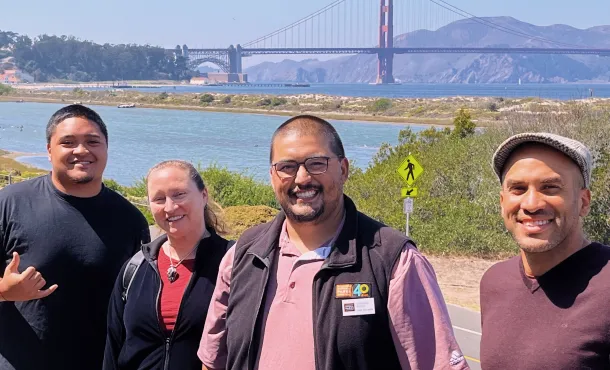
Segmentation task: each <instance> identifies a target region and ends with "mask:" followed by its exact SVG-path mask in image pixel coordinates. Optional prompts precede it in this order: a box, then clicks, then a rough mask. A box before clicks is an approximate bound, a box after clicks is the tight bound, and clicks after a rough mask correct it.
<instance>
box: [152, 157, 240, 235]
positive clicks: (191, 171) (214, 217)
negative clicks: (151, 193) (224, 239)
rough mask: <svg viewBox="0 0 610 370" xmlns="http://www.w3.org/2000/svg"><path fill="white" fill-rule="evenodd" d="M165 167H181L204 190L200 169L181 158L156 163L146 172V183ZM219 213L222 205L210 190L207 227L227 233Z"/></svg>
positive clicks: (207, 206) (204, 215)
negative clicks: (211, 194)
mask: <svg viewBox="0 0 610 370" xmlns="http://www.w3.org/2000/svg"><path fill="white" fill-rule="evenodd" d="M164 168H179V169H182V170H184V171H186V172H187V173H188V176H189V177H190V178H191V180H192V181H193V182H194V183H195V185H196V186H197V189H198V190H199V191H203V190H204V189H205V188H206V187H205V183H204V182H203V178H202V177H201V175H200V174H199V171H197V169H196V168H195V167H194V166H193V165H192V164H190V163H189V162H187V161H183V160H180V159H171V160H167V161H163V162H160V163H157V164H156V165H154V166H153V167H152V168H151V169H150V170H148V173H147V174H146V185H147V186H148V178H149V176H150V174H151V173H153V172H154V171H156V170H161V169H164ZM219 214H222V207H221V206H220V205H219V204H218V203H216V202H214V201H213V200H212V198H211V196H210V194H209V192H208V203H207V204H206V205H205V207H204V208H203V218H204V220H205V227H206V228H207V229H208V230H213V231H215V232H216V233H217V234H226V233H227V231H228V230H227V227H226V225H225V223H224V221H223V220H222V219H221V218H220V217H218V215H219Z"/></svg>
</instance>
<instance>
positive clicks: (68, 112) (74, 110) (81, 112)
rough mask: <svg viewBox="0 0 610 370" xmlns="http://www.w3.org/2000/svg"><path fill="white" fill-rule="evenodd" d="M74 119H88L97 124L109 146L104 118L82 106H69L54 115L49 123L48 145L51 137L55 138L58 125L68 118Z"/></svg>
mask: <svg viewBox="0 0 610 370" xmlns="http://www.w3.org/2000/svg"><path fill="white" fill-rule="evenodd" d="M74 117H76V118H86V119H88V120H89V121H91V122H93V123H95V124H96V125H97V126H98V127H99V128H100V131H102V134H103V135H104V137H105V138H106V144H108V129H107V128H106V124H105V123H104V121H103V120H102V117H100V115H99V114H97V113H96V112H95V111H94V110H93V109H91V108H87V107H85V106H84V105H80V104H72V105H67V106H65V107H63V108H61V109H60V110H58V111H57V112H55V113H53V115H52V116H51V118H50V119H49V123H47V144H50V143H51V136H53V134H54V133H55V128H57V125H59V124H60V123H62V122H63V121H65V120H67V119H68V118H74Z"/></svg>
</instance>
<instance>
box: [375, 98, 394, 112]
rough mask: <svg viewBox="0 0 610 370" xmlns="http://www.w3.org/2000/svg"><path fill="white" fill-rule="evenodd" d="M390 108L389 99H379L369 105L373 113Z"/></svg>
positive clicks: (390, 102)
mask: <svg viewBox="0 0 610 370" xmlns="http://www.w3.org/2000/svg"><path fill="white" fill-rule="evenodd" d="M390 107H392V101H391V100H390V99H386V98H381V99H377V100H375V101H374V102H373V104H372V105H371V110H372V111H373V112H383V111H386V110H388V109H390Z"/></svg>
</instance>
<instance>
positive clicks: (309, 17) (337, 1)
mask: <svg viewBox="0 0 610 370" xmlns="http://www.w3.org/2000/svg"><path fill="white" fill-rule="evenodd" d="M345 1H346V0H335V1H334V2H332V3H331V4H328V5H327V6H325V7H324V8H322V9H320V10H318V11H315V12H313V13H311V14H309V15H307V16H306V17H303V18H301V19H299V20H298V21H296V22H292V23H291V24H289V25H287V26H285V27H282V28H280V29H278V30H276V31H273V32H271V33H268V34H266V35H264V36H261V37H259V38H257V39H256V40H252V41H250V42H247V43H245V44H243V46H244V47H250V46H252V45H255V44H258V43H260V42H262V41H265V40H267V39H270V38H272V37H274V36H278V35H279V34H281V33H282V32H286V31H288V30H291V29H293V28H295V27H297V26H299V25H301V24H304V23H306V22H307V21H309V20H312V19H313V18H315V17H317V16H319V15H320V14H322V13H326V12H327V11H329V10H331V9H333V8H335V7H336V6H338V5H340V4H343V3H344V2H345ZM318 22H319V20H318ZM318 26H319V23H318Z"/></svg>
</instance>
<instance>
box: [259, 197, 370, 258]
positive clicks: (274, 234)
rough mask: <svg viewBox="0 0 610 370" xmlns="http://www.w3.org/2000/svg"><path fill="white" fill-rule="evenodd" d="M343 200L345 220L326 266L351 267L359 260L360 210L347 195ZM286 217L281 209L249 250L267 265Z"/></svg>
mask: <svg viewBox="0 0 610 370" xmlns="http://www.w3.org/2000/svg"><path fill="white" fill-rule="evenodd" d="M343 201H344V202H343V204H344V207H345V222H344V224H343V228H342V229H341V232H340V233H339V237H338V238H337V241H336V242H335V244H334V245H333V248H332V250H331V252H330V255H329V256H328V257H327V258H326V261H325V262H324V265H323V267H324V268H326V267H328V268H343V267H349V266H352V265H355V264H356V263H357V262H358V248H357V239H358V210H357V209H356V205H355V204H354V202H353V201H352V200H351V199H350V198H349V197H348V196H347V195H343ZM285 219H286V214H285V213H284V212H283V211H280V213H278V215H277V216H276V217H275V218H274V219H273V220H272V221H271V222H270V223H269V224H268V226H267V227H266V228H265V229H264V230H262V232H261V234H260V235H261V236H260V237H259V238H257V239H256V240H255V241H254V243H253V244H252V246H251V247H250V248H249V250H248V252H247V253H248V254H252V255H254V256H256V257H258V258H259V259H260V260H261V261H262V262H263V263H264V264H265V265H266V266H267V267H269V266H270V264H271V263H270V261H271V258H270V257H271V255H272V253H274V251H276V250H277V247H278V244H279V238H280V233H281V232H282V225H283V223H284V220H285Z"/></svg>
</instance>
